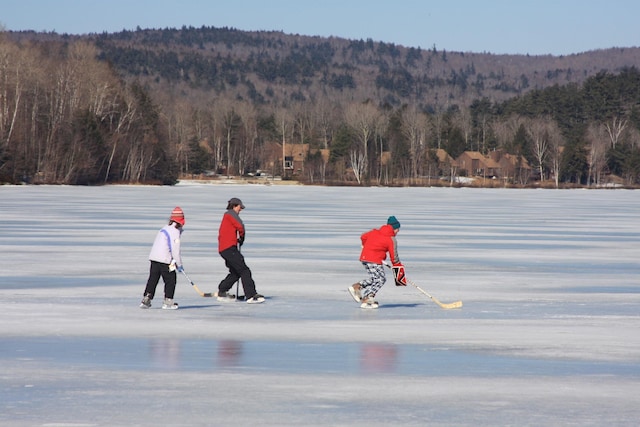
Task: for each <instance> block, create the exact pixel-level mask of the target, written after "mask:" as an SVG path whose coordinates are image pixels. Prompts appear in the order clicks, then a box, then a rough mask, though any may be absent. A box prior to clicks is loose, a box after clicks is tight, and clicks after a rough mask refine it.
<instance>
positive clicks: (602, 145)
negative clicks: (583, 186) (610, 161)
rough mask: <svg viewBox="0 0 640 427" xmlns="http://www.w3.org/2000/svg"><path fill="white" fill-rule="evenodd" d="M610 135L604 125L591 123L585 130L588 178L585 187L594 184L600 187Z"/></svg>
mask: <svg viewBox="0 0 640 427" xmlns="http://www.w3.org/2000/svg"><path fill="white" fill-rule="evenodd" d="M609 135H610V133H609V131H608V130H607V128H606V126H605V125H597V124H594V123H591V124H590V125H589V127H588V128H587V134H586V139H587V142H588V143H589V156H588V157H587V161H588V162H589V176H588V181H587V185H591V183H592V182H593V183H595V185H600V180H601V175H602V171H603V170H604V168H605V166H606V163H607V158H606V154H607V146H608V145H609V140H608V139H609V137H608V136H609Z"/></svg>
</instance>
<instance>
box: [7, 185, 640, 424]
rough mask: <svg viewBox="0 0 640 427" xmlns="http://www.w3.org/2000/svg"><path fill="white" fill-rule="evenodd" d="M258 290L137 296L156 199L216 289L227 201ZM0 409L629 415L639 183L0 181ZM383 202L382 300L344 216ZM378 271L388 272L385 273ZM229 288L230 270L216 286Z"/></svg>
mask: <svg viewBox="0 0 640 427" xmlns="http://www.w3.org/2000/svg"><path fill="white" fill-rule="evenodd" d="M231 197H239V198H241V199H242V200H243V202H244V203H245V205H246V206H247V209H246V210H244V211H243V213H242V218H243V220H244V222H245V225H246V227H247V240H246V243H245V245H244V246H243V253H244V254H245V257H246V260H247V263H248V265H249V266H250V267H251V269H252V271H253V276H254V279H255V280H256V286H257V289H258V291H259V292H260V293H262V294H264V295H265V296H266V297H267V301H266V302H265V303H264V304H260V305H248V304H246V303H243V302H235V303H221V302H218V301H216V300H215V299H212V298H202V297H200V296H199V295H198V294H197V293H196V292H194V290H193V289H191V286H190V284H189V283H188V281H187V280H186V279H185V278H184V277H183V276H181V275H179V277H178V286H177V290H176V297H175V299H176V301H177V302H178V303H179V304H180V309H179V310H176V311H165V310H160V309H159V307H160V305H161V302H160V301H161V299H160V298H161V296H162V283H160V284H159V286H158V292H157V294H156V299H155V300H154V305H153V307H152V309H150V310H140V309H139V308H138V303H139V301H140V299H141V297H142V292H143V289H144V284H145V282H146V278H147V274H148V260H147V256H148V253H149V249H150V247H151V244H152V242H153V239H154V237H155V235H156V233H157V231H158V230H159V229H160V228H161V227H162V226H163V225H164V224H165V223H166V220H167V219H168V216H169V213H170V212H171V210H172V208H173V207H174V206H176V205H179V206H181V207H182V208H183V210H184V211H185V216H186V221H187V224H186V227H185V233H184V234H183V242H182V245H183V260H184V266H185V270H186V271H187V273H188V274H189V276H190V278H191V279H192V280H193V281H194V282H195V283H196V284H197V285H198V287H199V288H200V289H201V290H202V291H204V292H213V291H215V290H216V287H217V284H218V283H219V281H220V280H221V279H222V278H223V277H224V275H225V274H226V269H225V267H224V263H223V261H222V259H221V258H220V257H219V256H218V254H217V252H216V248H217V228H218V225H219V220H220V218H221V215H222V213H223V212H224V208H225V207H226V201H227V200H228V199H229V198H231ZM0 206H1V210H0V212H1V214H2V219H3V221H2V223H1V224H0V249H1V250H2V255H3V259H4V268H3V269H2V270H1V271H0V298H2V299H1V300H2V302H3V310H2V311H1V312H0V321H1V324H2V325H3V328H2V331H1V332H0V364H1V366H2V370H1V371H0V424H1V425H7V426H115V425H123V426H124V425H140V426H147V425H148V426H151V425H167V426H181V425H202V426H231V425H234V426H235V425H237V426H257V425H266V426H301V425H305V426H324V425H333V426H359V425H362V426H389V425H410V426H424V425H442V426H472V425H473V426H478V425H486V426H496V425H501V426H506V425H513V426H540V425H558V426H573V425H575V426H602V425H612V426H635V425H637V423H638V422H637V420H638V419H640V397H638V396H640V337H639V334H638V331H639V330H640V264H639V259H640V220H639V218H638V213H640V192H637V191H627V190H599V191H589V190H570V191H566V190H561V191H556V190H509V189H450V188H393V189H391V188H324V187H303V186H263V185H233V184H229V185H207V184H197V183H188V182H187V183H182V184H180V185H178V186H175V187H148V186H108V187H97V188H88V187H64V186H60V187H55V186H38V187H27V186H0ZM389 215H395V216H396V217H397V218H398V219H399V220H400V222H401V223H402V228H401V231H400V234H399V235H398V244H399V251H400V258H401V259H402V261H403V262H404V263H405V266H406V269H407V276H408V277H409V278H410V279H411V280H412V281H414V282H415V283H417V284H418V285H419V286H420V287H421V288H423V289H425V290H427V291H428V292H429V293H431V294H432V295H434V296H435V297H437V298H438V299H440V300H441V301H443V302H451V301H456V300H462V301H463V302H464V306H463V308H462V309H459V310H442V309H440V308H439V307H438V306H437V305H436V304H434V303H433V302H432V301H431V300H429V299H428V298H427V297H425V296H424V295H422V294H421V293H420V292H418V291H417V290H416V289H415V288H413V287H411V286H408V287H406V288H398V287H396V286H394V285H393V281H392V280H388V282H387V284H386V285H385V287H384V288H383V289H382V291H381V292H380V293H379V294H378V297H377V300H378V301H379V302H380V308H379V309H378V310H362V309H360V308H359V306H358V305H357V304H356V303H355V302H354V301H353V300H352V299H351V297H350V296H349V294H348V292H347V287H348V286H349V285H350V284H352V283H354V282H356V281H358V280H360V279H362V278H364V277H365V272H364V269H363V267H362V266H361V265H360V263H359V262H358V256H359V251H360V241H359V236H360V234H361V233H362V232H364V231H367V230H368V229H370V228H374V227H379V226H380V225H382V224H383V223H384V222H385V221H386V218H387V217H388V216H389ZM388 278H389V279H390V274H389V275H388ZM234 290H235V288H234Z"/></svg>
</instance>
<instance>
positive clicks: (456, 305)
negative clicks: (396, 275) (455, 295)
mask: <svg viewBox="0 0 640 427" xmlns="http://www.w3.org/2000/svg"><path fill="white" fill-rule="evenodd" d="M384 265H385V266H387V268H389V269H391V266H390V265H389V264H387V263H386V262H385V263H384ZM406 280H407V282H409V283H410V284H411V286H413V287H415V288H416V289H417V290H419V291H420V292H422V293H423V294H424V295H426V296H428V297H429V298H431V301H433V302H435V303H436V304H438V305H439V306H440V308H444V309H445V310H449V309H452V308H462V301H455V302H450V303H443V302H440V301H439V300H438V299H437V298H436V297H434V296H432V295H430V294H429V293H428V292H427V291H425V290H424V289H422V288H421V287H420V286H418V285H416V284H415V283H413V282H412V281H411V280H409V279H406Z"/></svg>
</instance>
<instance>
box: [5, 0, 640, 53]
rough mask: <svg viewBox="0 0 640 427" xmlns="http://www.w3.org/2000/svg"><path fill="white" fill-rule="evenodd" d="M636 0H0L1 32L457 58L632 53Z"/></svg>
mask: <svg viewBox="0 0 640 427" xmlns="http://www.w3.org/2000/svg"><path fill="white" fill-rule="evenodd" d="M639 20H640V1H638V0H607V1H595V0H538V1H527V2H522V1H515V0H514V1H508V0H494V1H492V0H485V1H478V0H459V1H457V2H452V1H443V0H438V1H430V0H396V1H389V0H386V1H379V0H316V1H304V0H297V1H296V0H224V1H219V0H218V1H216V0H126V1H125V0H107V1H104V0H102V1H94V0H0V24H1V25H3V26H4V27H5V29H7V30H14V31H19V30H34V31H55V32H57V33H69V34H84V33H102V32H105V31H106V32H109V33H111V32H117V31H121V30H123V29H126V30H135V29H136V27H138V26H139V27H140V28H143V29H144V28H181V27H182V26H183V25H186V26H193V27H196V28H197V27H201V26H203V25H204V26H210V27H232V28H237V29H240V30H249V31H251V30H266V31H271V30H275V31H283V32H285V33H288V34H301V35H309V36H323V37H329V36H336V37H343V38H348V39H363V40H366V39H368V38H371V39H373V40H374V41H384V42H387V43H395V44H397V45H403V46H413V47H421V48H424V49H429V48H432V47H433V46H434V45H435V46H436V48H437V49H438V50H442V49H445V50H447V51H456V52H460V51H462V52H477V53H481V52H490V53H497V54H501V53H513V54H527V53H528V54H531V55H545V54H552V55H567V54H572V53H580V52H585V51H589V50H595V49H603V48H610V47H636V46H640V23H639V22H638V21H639Z"/></svg>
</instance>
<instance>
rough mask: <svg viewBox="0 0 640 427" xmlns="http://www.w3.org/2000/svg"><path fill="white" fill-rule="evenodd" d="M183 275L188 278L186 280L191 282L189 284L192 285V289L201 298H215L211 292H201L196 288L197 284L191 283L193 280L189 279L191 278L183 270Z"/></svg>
mask: <svg viewBox="0 0 640 427" xmlns="http://www.w3.org/2000/svg"><path fill="white" fill-rule="evenodd" d="M182 274H184V277H186V278H187V280H188V281H189V283H191V287H193V289H195V291H196V292H197V293H198V294H199V295H200V296H201V297H205V298H207V297H212V296H213V294H212V293H211V292H202V291H201V290H200V289H199V288H198V287H197V286H196V284H195V283H193V282H192V281H191V279H189V276H187V273H185V271H184V270H182Z"/></svg>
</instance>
